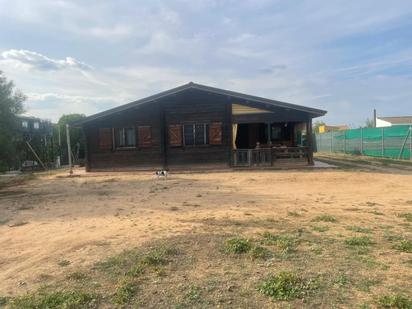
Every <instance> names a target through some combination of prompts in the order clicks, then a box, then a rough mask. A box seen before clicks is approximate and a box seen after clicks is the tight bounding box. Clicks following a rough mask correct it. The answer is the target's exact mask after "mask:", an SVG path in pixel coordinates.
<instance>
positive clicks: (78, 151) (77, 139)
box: [54, 114, 86, 164]
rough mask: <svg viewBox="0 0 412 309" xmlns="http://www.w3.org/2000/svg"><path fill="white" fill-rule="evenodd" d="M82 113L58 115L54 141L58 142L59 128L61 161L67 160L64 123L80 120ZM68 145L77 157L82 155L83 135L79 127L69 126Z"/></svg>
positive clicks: (83, 146) (83, 116) (65, 161)
mask: <svg viewBox="0 0 412 309" xmlns="http://www.w3.org/2000/svg"><path fill="white" fill-rule="evenodd" d="M85 117H86V116H85V115H84V114H68V115H63V116H61V117H60V119H59V121H58V122H57V125H56V130H55V137H54V141H55V143H58V140H59V136H58V134H59V130H60V139H61V148H60V151H61V156H62V163H63V164H65V163H67V162H68V159H67V137H66V124H69V125H70V123H71V122H73V121H76V120H80V119H82V118H85ZM70 146H71V149H72V152H73V155H74V156H75V157H76V158H78V157H83V156H84V148H85V137H84V134H83V131H82V129H81V128H76V127H73V126H70Z"/></svg>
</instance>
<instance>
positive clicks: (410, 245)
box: [393, 239, 412, 253]
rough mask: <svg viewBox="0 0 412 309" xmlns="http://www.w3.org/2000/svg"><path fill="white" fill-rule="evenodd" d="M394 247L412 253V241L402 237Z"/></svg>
mask: <svg viewBox="0 0 412 309" xmlns="http://www.w3.org/2000/svg"><path fill="white" fill-rule="evenodd" d="M393 248H394V249H396V250H399V251H402V252H406V253H412V241H410V240H407V239H402V240H401V241H400V242H399V243H397V244H395V245H394V246H393Z"/></svg>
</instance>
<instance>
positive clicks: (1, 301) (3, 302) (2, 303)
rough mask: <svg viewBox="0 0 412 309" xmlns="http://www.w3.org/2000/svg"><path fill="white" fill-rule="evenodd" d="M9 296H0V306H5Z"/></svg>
mask: <svg viewBox="0 0 412 309" xmlns="http://www.w3.org/2000/svg"><path fill="white" fill-rule="evenodd" d="M8 300H9V298H8V297H4V296H0V308H1V307H2V306H5V305H6V304H7V302H8Z"/></svg>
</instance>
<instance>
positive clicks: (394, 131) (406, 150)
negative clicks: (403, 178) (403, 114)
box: [315, 126, 412, 160]
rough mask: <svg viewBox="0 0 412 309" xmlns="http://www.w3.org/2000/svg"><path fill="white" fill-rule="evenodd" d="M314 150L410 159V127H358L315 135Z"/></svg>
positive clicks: (411, 129) (411, 151) (411, 147)
mask: <svg viewBox="0 0 412 309" xmlns="http://www.w3.org/2000/svg"><path fill="white" fill-rule="evenodd" d="M315 147H316V148H315V149H316V150H317V151H320V152H343V153H351V154H359V155H366V156H373V157H386V158H393V159H404V160H412V159H411V153H412V127H411V126H392V127H386V128H361V129H353V130H346V131H335V132H328V133H320V134H315Z"/></svg>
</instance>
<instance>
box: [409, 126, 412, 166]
mask: <svg viewBox="0 0 412 309" xmlns="http://www.w3.org/2000/svg"><path fill="white" fill-rule="evenodd" d="M409 160H410V161H412V126H409Z"/></svg>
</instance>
